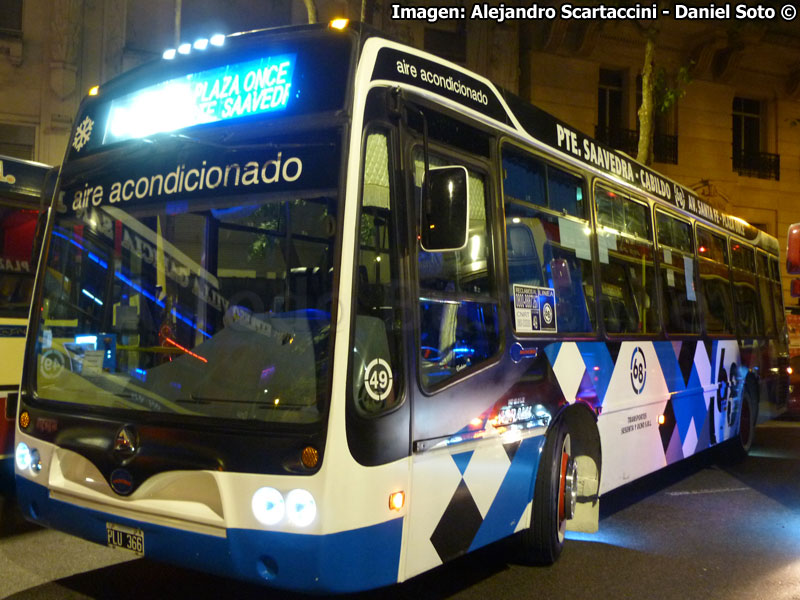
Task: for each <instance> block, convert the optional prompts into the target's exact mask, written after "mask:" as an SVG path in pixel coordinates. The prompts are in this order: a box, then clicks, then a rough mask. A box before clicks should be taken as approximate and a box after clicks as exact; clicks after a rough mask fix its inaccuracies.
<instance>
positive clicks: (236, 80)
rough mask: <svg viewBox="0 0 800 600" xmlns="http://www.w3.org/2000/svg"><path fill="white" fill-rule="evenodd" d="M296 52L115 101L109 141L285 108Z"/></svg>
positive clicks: (187, 77)
mask: <svg viewBox="0 0 800 600" xmlns="http://www.w3.org/2000/svg"><path fill="white" fill-rule="evenodd" d="M295 59H296V55H295V54H281V55H278V56H269V57H265V58H258V59H256V60H251V61H248V62H243V63H238V64H233V65H225V66H223V67H217V68H214V69H210V70H208V71H200V72H198V73H191V74H189V75H185V76H182V77H178V78H175V79H171V80H169V81H164V82H162V83H158V84H156V85H153V86H150V87H147V88H144V89H141V90H138V91H136V92H134V93H132V94H128V95H126V96H122V97H120V98H116V99H114V100H112V101H111V106H110V111H109V118H108V121H107V125H106V131H105V136H104V138H103V143H104V144H107V143H112V142H119V141H123V140H127V139H131V138H139V137H143V136H146V135H152V134H154V133H159V132H162V131H174V130H176V129H183V128H185V127H192V126H194V125H201V124H203V123H213V122H216V121H224V120H227V119H235V118H237V117H243V116H247V115H256V114H262V113H268V112H274V111H281V110H283V109H285V108H286V107H287V106H288V104H289V102H290V98H291V95H292V78H293V76H294V67H295Z"/></svg>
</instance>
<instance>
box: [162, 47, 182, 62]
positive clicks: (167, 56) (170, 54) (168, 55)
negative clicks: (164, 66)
mask: <svg viewBox="0 0 800 600" xmlns="http://www.w3.org/2000/svg"><path fill="white" fill-rule="evenodd" d="M177 53H178V51H177V50H175V48H168V49H167V50H164V54H162V55H161V58H163V59H164V60H172V59H173V58H175V55H176V54H177Z"/></svg>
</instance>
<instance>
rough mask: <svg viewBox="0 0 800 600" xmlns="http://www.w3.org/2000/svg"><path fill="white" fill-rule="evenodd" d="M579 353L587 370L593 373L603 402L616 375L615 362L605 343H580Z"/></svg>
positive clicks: (593, 378) (595, 384)
mask: <svg viewBox="0 0 800 600" xmlns="http://www.w3.org/2000/svg"><path fill="white" fill-rule="evenodd" d="M577 346H578V351H579V352H580V353H581V356H582V357H583V362H584V364H585V365H586V370H587V371H588V372H589V373H591V377H592V380H593V381H594V389H595V392H597V398H598V399H599V400H601V401H602V400H603V399H604V398H605V396H606V391H607V390H608V384H609V383H611V376H612V375H613V374H614V360H613V359H612V358H611V353H610V352H609V351H608V348H607V347H606V345H605V344H604V343H603V342H578V344H577Z"/></svg>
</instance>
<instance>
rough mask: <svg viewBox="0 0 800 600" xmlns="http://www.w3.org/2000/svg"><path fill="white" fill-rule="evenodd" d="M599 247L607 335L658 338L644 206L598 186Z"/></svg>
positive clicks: (651, 251)
mask: <svg viewBox="0 0 800 600" xmlns="http://www.w3.org/2000/svg"><path fill="white" fill-rule="evenodd" d="M595 202H596V205H597V225H598V228H597V242H598V250H599V253H598V256H599V259H600V278H601V281H602V294H601V296H600V306H601V308H602V314H603V323H604V324H605V328H606V331H607V332H608V333H612V334H614V333H657V332H659V331H660V330H661V324H660V322H659V319H658V310H657V306H658V303H657V302H656V286H655V276H654V267H653V265H654V248H653V241H652V239H653V237H652V235H653V234H652V227H651V225H650V212H649V209H648V207H647V205H646V204H642V203H639V202H636V201H634V200H631V199H630V198H629V197H628V196H626V195H623V194H620V193H618V192H613V191H611V190H608V189H604V188H601V187H598V188H597V189H596V191H595Z"/></svg>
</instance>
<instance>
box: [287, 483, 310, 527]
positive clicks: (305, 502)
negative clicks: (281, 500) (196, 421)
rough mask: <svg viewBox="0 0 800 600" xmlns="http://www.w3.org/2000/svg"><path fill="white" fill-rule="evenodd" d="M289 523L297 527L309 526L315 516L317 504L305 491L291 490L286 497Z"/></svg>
mask: <svg viewBox="0 0 800 600" xmlns="http://www.w3.org/2000/svg"><path fill="white" fill-rule="evenodd" d="M286 506H287V513H288V515H289V521H290V522H291V523H292V524H293V525H297V526H298V527H306V526H308V525H310V524H311V523H312V522H313V521H314V519H315V518H316V516H317V503H316V502H315V501H314V496H312V495H311V492H309V491H307V490H301V489H297V490H292V491H291V492H289V493H288V494H287V495H286Z"/></svg>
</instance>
